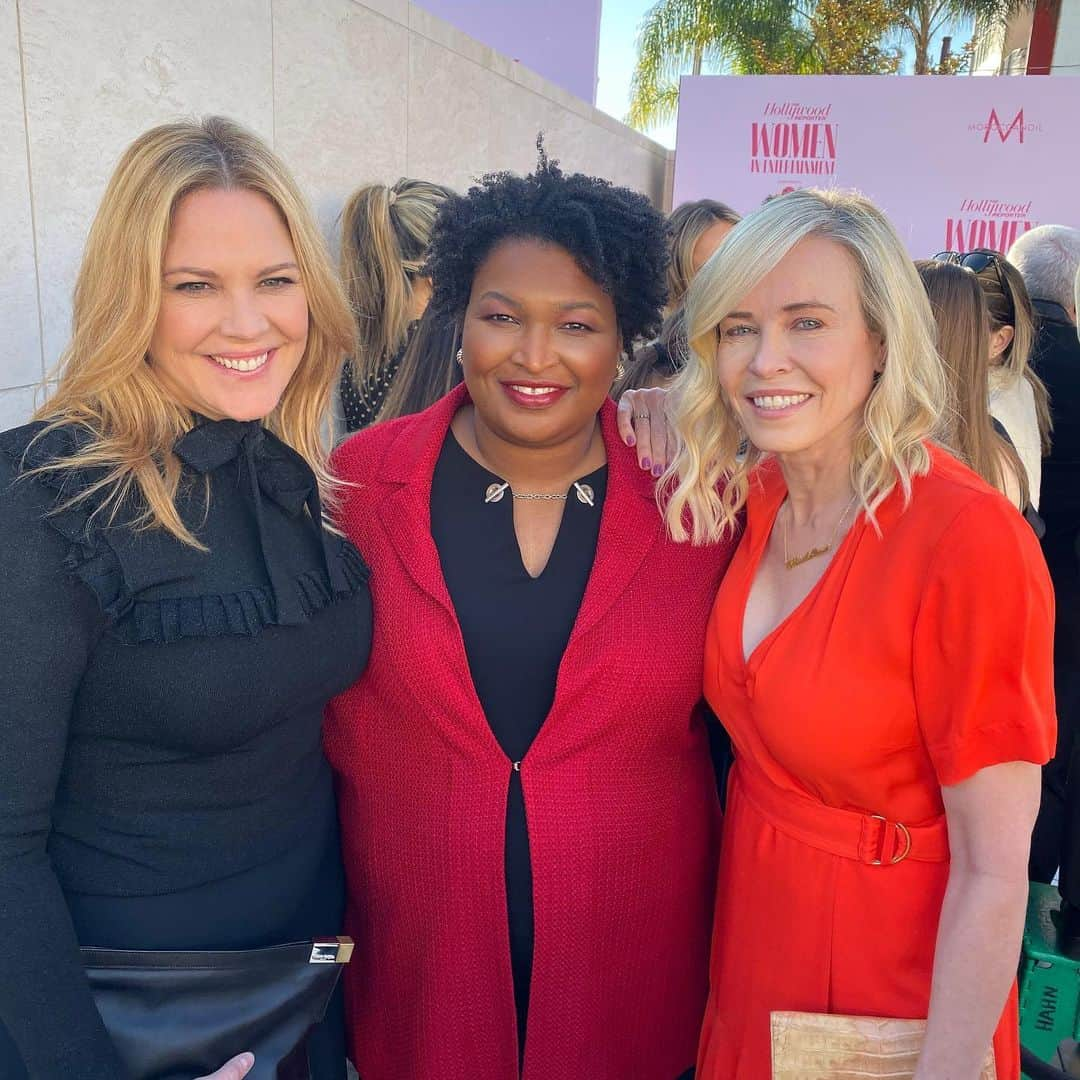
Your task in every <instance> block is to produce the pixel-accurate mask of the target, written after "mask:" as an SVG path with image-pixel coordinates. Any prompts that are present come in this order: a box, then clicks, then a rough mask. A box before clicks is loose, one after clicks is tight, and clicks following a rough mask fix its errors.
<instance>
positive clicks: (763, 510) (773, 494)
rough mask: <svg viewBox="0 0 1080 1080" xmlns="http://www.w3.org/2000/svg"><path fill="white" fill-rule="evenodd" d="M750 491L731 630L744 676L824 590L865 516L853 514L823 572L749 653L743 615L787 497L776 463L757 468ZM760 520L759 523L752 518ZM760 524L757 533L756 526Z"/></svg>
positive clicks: (760, 661)
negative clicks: (748, 533)
mask: <svg viewBox="0 0 1080 1080" xmlns="http://www.w3.org/2000/svg"><path fill="white" fill-rule="evenodd" d="M750 483H751V491H750V494H749V495H748V497H747V528H748V529H749V530H751V536H750V539H751V547H750V550H749V551H748V552H747V558H746V566H745V568H744V571H743V578H742V581H741V582H740V583H739V590H740V591H739V606H738V607H737V608H736V610H737V611H738V612H739V618H738V620H737V621H736V625H735V627H734V630H735V633H736V635H737V641H736V642H735V645H736V648H735V655H736V656H737V657H738V659H739V661H740V663H741V667H742V669H743V670H744V671H745V672H747V673H753V672H755V671H757V670H758V669H759V668H760V667H761V665H762V663H763V662H764V658H765V656H766V655H767V654H768V652H769V650H770V649H771V647H772V645H773V644H774V643H775V642H776V640H777V639H778V638H779V637H780V636H781V635H782V634H783V632H784V631H785V630H786V629H787V628H788V627H790V626H791V625H793V624H794V623H795V622H797V621H798V619H799V617H800V616H801V615H802V614H803V613H804V612H805V611H806V609H807V608H809V607H810V606H811V605H812V604H813V602H814V600H815V599H816V598H817V596H818V595H819V594H820V593H821V591H822V590H823V588H824V586H825V583H826V582H827V581H828V580H829V579H830V578H831V577H832V575H833V574H834V573H835V567H836V566H837V565H838V564H839V563H840V561H841V556H842V555H845V556H846V554H847V550H848V548H849V546H850V545H851V544H853V543H854V542H855V539H854V538H855V537H856V535H860V536H861V535H862V530H863V528H864V527H865V524H866V513H865V512H864V511H862V510H860V511H859V512H858V513H856V515H855V518H854V520H853V521H852V523H851V527H850V528H849V529H848V531H847V532H846V533H845V534H844V536H843V537H842V538H841V540H840V543H839V544H837V545H836V547H835V548H834V549H833V551H832V553H831V555H830V557H829V562H828V565H827V566H826V567H825V569H824V570H823V571H822V573H821V576H820V577H819V578H818V579H817V581H815V582H814V584H813V585H812V586H811V587H810V589H809V591H808V592H807V593H806V595H805V596H804V597H803V598H802V599H801V600H800V601H799V602H798V603H797V604H796V605H795V607H793V608H792V609H791V611H789V612H788V613H787V615H785V616H784V617H783V618H782V619H781V620H780V621H779V622H778V623H777V624H776V625H775V626H774V627H773V628H772V629H771V630H770V631H769V632H768V633H767V634H766V635H765V636H764V637H763V638H762V639H761V640H760V641H759V642H758V643H757V644H756V645H755V646H754V647H753V648H752V649H751V650H750V652H749V653H748V652H747V651H746V612H747V608H748V607H749V604H750V593H751V591H752V590H753V587H754V580H755V578H756V577H757V572H758V568H759V567H760V566H761V560H762V559H763V558H764V556H765V548H766V547H767V546H768V544H769V538H770V537H771V536H772V531H773V528H774V527H775V525H776V519H777V517H778V516H779V513H780V507H781V506H783V504H784V499H785V498H786V497H787V485H786V484H785V483H784V477H783V473H781V471H780V466H779V464H778V463H777V462H776V461H775V460H772V461H768V462H765V463H764V464H763V465H762V466H760V468H759V471H758V473H757V475H756V476H755V477H751V480H750ZM755 483H756V484H758V485H759V486H760V487H761V488H762V489H763V490H762V492H761V494H760V495H759V499H760V500H761V503H760V505H758V506H757V507H754V506H752V505H751V503H752V501H753V500H754V495H755V493H754V491H753V485H754V484H755ZM756 517H760V522H758V521H755V520H754V518H756ZM759 524H760V530H759V529H758V525H759Z"/></svg>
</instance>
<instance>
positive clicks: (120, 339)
mask: <svg viewBox="0 0 1080 1080" xmlns="http://www.w3.org/2000/svg"><path fill="white" fill-rule="evenodd" d="M205 189H224V190H247V191H252V192H255V193H256V194H259V195H261V196H263V197H264V198H265V199H267V200H269V202H271V203H272V204H273V205H274V207H275V208H276V209H277V211H278V213H279V214H280V215H281V218H282V220H283V221H284V223H285V225H286V227H287V228H288V230H289V235H290V237H291V239H292V244H293V247H294V249H295V251H296V261H297V265H298V266H299V271H300V280H301V282H302V283H303V286H304V291H305V293H306V295H307V302H308V308H309V313H310V324H309V329H308V338H307V347H306V348H305V350H304V355H303V357H302V358H301V360H300V364H299V366H298V367H297V370H296V373H295V374H294V375H293V377H292V379H291V380H290V382H289V385H288V387H287V388H286V389H285V392H284V394H283V395H282V397H281V401H280V402H279V403H278V405H277V407H276V408H275V409H274V411H273V412H272V413H271V414H270V415H269V416H267V417H266V418H265V419H264V421H263V422H264V424H265V425H266V426H267V427H268V428H269V429H270V430H271V431H273V432H274V433H275V434H276V435H278V436H279V437H280V438H281V439H282V440H283V441H284V442H286V443H288V444H289V445H290V446H291V447H293V448H294V449H295V450H296V451H297V452H298V453H300V454H301V455H302V456H303V457H304V459H305V460H306V461H307V463H308V464H309V465H310V466H311V469H312V471H313V472H314V473H315V477H316V479H317V481H318V484H319V488H320V493H321V495H322V496H323V498H324V502H325V504H326V505H327V506H331V507H332V506H333V503H334V485H333V481H332V479H331V477H330V474H329V472H328V471H327V465H326V461H327V453H328V448H327V447H326V445H325V444H324V437H323V417H324V415H325V414H326V411H327V408H328V406H329V402H330V396H331V393H332V388H333V386H334V383H335V380H336V378H337V375H338V371H339V369H340V366H341V362H342V360H343V358H344V356H345V354H346V352H347V351H348V350H349V348H350V347H351V345H352V341H353V323H352V317H351V315H350V313H349V308H348V304H347V303H346V301H345V297H344V295H343V294H342V291H341V286H340V285H339V283H338V281H337V278H336V276H335V274H334V270H333V264H332V263H331V261H330V259H329V256H328V254H327V251H326V248H325V245H324V243H323V239H322V236H321V235H320V233H319V229H318V226H317V225H316V223H315V220H314V218H313V217H312V215H311V212H310V211H309V210H308V208H307V206H306V204H305V202H304V199H303V196H302V195H301V194H300V190H299V188H298V187H297V185H296V182H295V181H294V180H293V178H292V176H291V175H290V174H289V172H288V170H287V169H286V168H285V166H284V165H283V164H282V163H281V161H280V160H279V159H278V158H277V156H276V155H275V154H274V153H273V152H272V151H271V150H270V149H269V147H267V146H266V144H265V143H263V142H262V140H261V139H259V138H258V137H257V136H255V135H253V134H252V133H251V132H249V131H247V130H246V129H244V128H243V127H241V126H240V125H239V124H236V123H234V122H233V121H231V120H227V119H224V118H223V117H218V116H211V117H207V118H206V119H204V120H201V121H195V120H193V121H181V122H177V123H171V124H163V125H161V126H160V127H155V128H152V129H151V130H150V131H148V132H146V133H145V134H144V135H141V136H139V138H138V139H136V140H135V141H134V142H133V143H132V144H131V146H129V147H128V149H127V150H126V151H125V152H124V154H123V156H122V157H121V158H120V162H119V164H118V165H117V167H116V170H115V172H114V173H113V175H112V178H111V179H110V180H109V183H108V186H107V187H106V189H105V194H104V196H103V197H102V200H101V205H100V206H99V208H98V212H97V215H96V217H95V218H94V222H93V225H92V227H91V229H90V234H89V236H88V238H87V241H86V248H85V250H84V253H83V260H82V266H81V268H80V270H79V275H78V279H77V281H76V284H75V298H74V311H73V316H72V334H71V340H70V342H69V344H68V346H67V348H66V349H65V350H64V353H63V355H62V358H61V360H60V364H59V368H58V379H59V381H58V384H57V388H56V392H55V393H54V394H53V395H52V396H51V397H50V398H49V399H48V400H47V401H46V402H45V404H44V405H42V406H41V408H40V409H38V411H37V413H36V414H35V419H38V420H45V421H48V425H47V427H46V428H45V429H43V431H42V433H41V434H42V435H43V434H45V433H46V432H47V431H50V430H52V429H54V428H58V427H62V426H64V425H69V424H71V425H77V426H79V427H81V428H82V429H83V430H84V433H85V435H86V440H85V442H84V443H83V444H82V445H81V447H80V449H79V450H78V451H77V452H76V453H74V454H73V455H72V456H70V457H65V458H62V459H59V460H57V461H53V462H50V463H47V464H45V465H43V466H41V467H39V468H38V469H35V470H32V472H42V471H59V470H65V469H71V470H81V469H88V468H89V469H93V470H95V472H99V473H100V476H99V478H98V479H97V480H96V481H95V482H94V483H92V484H91V485H90V486H89V487H87V488H86V489H85V490H83V491H80V492H79V493H78V494H76V495H75V496H74V497H73V498H72V499H71V500H69V501H68V502H67V503H65V504H64V505H65V506H71V505H72V504H74V503H77V502H79V501H81V500H83V499H87V498H90V497H91V496H94V497H95V498H94V501H95V502H97V503H98V506H97V508H96V510H95V513H97V512H101V511H105V512H106V513H107V515H108V517H109V518H112V517H114V516H115V514H116V513H117V511H118V510H119V508H120V506H121V505H122V504H123V503H124V502H125V500H127V499H128V497H129V496H130V495H132V494H135V493H137V494H138V495H139V496H140V497H141V499H140V506H139V507H138V511H137V513H136V515H135V519H134V524H135V526H136V527H151V526H160V527H162V528H164V529H166V530H167V531H168V532H170V533H172V535H173V536H175V537H176V538H177V539H179V540H180V541H182V542H183V543H185V544H189V545H191V546H193V547H197V548H201V547H202V545H201V544H199V542H198V541H197V540H196V539H195V537H194V536H193V535H192V533H191V532H190V531H189V529H188V528H187V526H186V525H185V524H184V522H183V521H182V519H181V517H180V514H179V513H178V511H177V508H176V493H177V487H178V484H179V481H180V471H181V466H180V462H179V460H178V459H177V458H176V456H175V454H173V452H172V448H173V445H174V443H175V442H176V440H177V439H178V438H179V437H180V436H181V435H182V434H183V433H184V432H185V431H188V430H189V429H190V428H191V427H192V426H193V424H194V417H193V415H192V413H191V411H190V410H189V409H187V408H185V407H184V406H183V405H181V404H179V403H178V402H176V401H174V400H173V399H172V398H170V397H169V396H168V394H167V393H166V392H165V390H164V389H163V387H162V385H161V383H160V382H159V381H158V379H157V377H156V375H155V374H154V371H153V369H152V366H151V364H150V363H149V362H148V360H149V348H150V341H151V337H152V335H153V332H154V326H155V323H156V321H157V317H158V311H159V309H160V307H161V293H162V266H163V259H164V253H165V248H166V245H167V243H168V239H169V229H170V225H171V222H172V216H173V212H174V210H175V208H176V206H177V204H178V203H179V202H180V200H181V199H182V198H183V197H184V196H185V195H188V194H190V193H191V192H194V191H199V190H205ZM40 437H41V436H40V435H39V438H40Z"/></svg>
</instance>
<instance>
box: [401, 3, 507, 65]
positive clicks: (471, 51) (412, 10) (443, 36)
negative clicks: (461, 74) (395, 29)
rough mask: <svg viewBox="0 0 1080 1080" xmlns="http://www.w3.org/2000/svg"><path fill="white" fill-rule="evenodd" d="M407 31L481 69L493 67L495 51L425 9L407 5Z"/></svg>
mask: <svg viewBox="0 0 1080 1080" xmlns="http://www.w3.org/2000/svg"><path fill="white" fill-rule="evenodd" d="M409 29H410V30H411V31H412V32H413V33H414V34H416V35H419V36H420V37H423V38H426V39H427V40H428V41H433V42H434V43H435V44H436V45H442V46H443V47H444V48H446V49H450V50H451V51H452V52H456V53H458V55H460V56H464V57H466V58H467V59H469V60H472V61H473V62H474V63H477V64H480V65H481V66H482V67H487V68H492V67H494V62H493V58H494V56H495V55H496V53H495V51H494V50H493V49H491V48H490V47H489V46H487V45H485V44H484V43H483V42H480V41H477V40H476V38H472V37H469V35H468V34H466V33H464V32H463V31H461V30H459V29H458V28H457V27H456V26H454V25H453V24H451V23H448V22H447V21H446V20H445V19H440V18H439V17H438V15H432V13H431V12H430V11H428V10H427V9H426V8H422V7H419V6H418V5H416V4H409Z"/></svg>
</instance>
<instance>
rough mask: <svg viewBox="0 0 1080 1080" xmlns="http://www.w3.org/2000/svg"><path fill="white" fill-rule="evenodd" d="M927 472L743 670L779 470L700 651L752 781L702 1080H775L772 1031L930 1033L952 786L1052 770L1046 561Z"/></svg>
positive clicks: (741, 766) (951, 467)
mask: <svg viewBox="0 0 1080 1080" xmlns="http://www.w3.org/2000/svg"><path fill="white" fill-rule="evenodd" d="M932 454H933V467H932V469H931V471H930V473H929V474H928V475H927V476H925V477H919V478H917V479H915V480H914V481H913V496H912V501H911V503H910V504H909V505H908V507H907V508H906V509H905V508H904V504H903V496H902V494H901V493H900V491H899V490H897V491H894V492H893V493H892V494H891V495H890V496H889V497H888V499H886V501H885V502H884V503H883V504H882V505H881V507H879V509H878V513H877V518H878V523H879V525H880V528H881V533H882V534H881V535H880V536H879V535H878V534H877V533H876V532H875V530H874V528H873V526H872V525H871V524H870V523H869V522H868V521H867V519H866V517H865V515H863V514H860V515H859V516H858V518H857V519H856V522H855V524H854V525H853V526H852V528H851V530H850V531H849V532H848V534H847V536H846V537H845V538H844V540H843V541H842V542H841V544H840V545H839V547H838V548H837V550H836V551H835V552H834V554H833V558H832V561H831V563H830V564H829V566H828V567H827V568H826V570H825V572H824V574H823V576H822V577H821V579H820V580H819V581H818V583H817V584H816V585H815V586H814V588H813V590H812V591H811V592H810V594H809V595H808V596H807V597H806V599H805V600H804V601H803V602H802V603H801V604H800V605H799V607H798V608H796V609H795V611H794V612H793V613H792V614H791V615H790V616H789V617H788V618H787V619H785V620H784V621H783V622H782V623H781V624H780V625H779V626H778V627H776V629H775V630H774V631H773V632H772V633H771V634H769V635H768V637H766V638H765V639H764V640H763V641H762V642H761V643H760V644H759V645H758V646H757V648H755V649H754V651H753V653H752V654H751V655H750V657H749V658H748V659H746V660H744V657H743V648H742V629H743V615H744V612H745V610H746V601H747V597H748V595H749V592H750V586H751V584H752V582H753V579H754V575H755V572H756V570H757V566H758V563H759V561H760V559H761V556H762V554H763V552H764V549H765V544H766V541H767V540H768V537H769V533H770V531H771V529H772V525H773V522H774V520H775V518H776V514H777V511H778V510H779V508H780V504H781V503H782V502H783V499H784V496H785V494H786V489H785V485H784V481H783V477H782V475H781V473H780V470H779V468H778V466H777V465H776V464H775V463H774V462H767V463H766V464H765V465H763V466H762V467H761V468H760V469H758V471H757V473H756V474H755V477H754V478H752V481H751V487H750V496H749V500H748V506H747V525H746V531H745V534H744V535H743V537H742V540H741V542H740V545H739V548H738V550H737V552H736V554H735V557H734V560H733V561H732V563H731V566H730V568H729V569H728V572H727V575H726V577H725V579H724V582H723V584H722V585H721V587H720V591H719V593H718V595H717V598H716V604H715V607H714V609H713V613H712V618H711V621H710V624H709V630H708V636H707V642H706V650H705V693H706V696H707V698H708V699H709V702H710V704H711V705H712V707H713V709H714V710H715V711H716V713H717V715H718V716H719V717H720V718H721V720H722V721H723V723H724V725H725V727H726V728H727V729H728V731H729V732H730V734H731V737H732V741H733V744H734V746H735V752H736V765H735V768H734V770H733V772H732V779H731V782H730V786H729V789H728V804H727V812H726V816H725V821H724V835H723V844H722V848H721V860H720V870H719V881H718V893H717V900H716V919H715V923H714V932H713V945H712V958H711V963H710V978H711V990H710V997H709V1003H708V1008H707V1010H706V1015H705V1023H704V1027H703V1030H702V1037H701V1045H700V1050H699V1057H698V1078H699V1080H767V1078H768V1077H769V1076H770V1073H771V1068H770V1034H769V1013H770V1011H772V1010H779V1009H792V1010H800V1011H806V1012H829V1013H855V1014H861V1015H866V1016H893V1017H907V1018H921V1017H925V1016H926V1015H927V1010H928V1005H929V999H930V979H931V970H932V966H933V959H934V946H935V937H936V933H937V925H938V917H939V914H940V911H941V902H942V897H943V894H944V890H945V885H946V880H947V877H948V872H949V864H948V843H947V833H946V832H945V825H944V810H943V805H942V800H941V787H942V785H950V784H956V783H959V782H960V781H962V780H965V779H967V778H969V777H970V776H972V775H973V774H974V773H975V772H977V771H978V770H979V769H981V768H983V767H985V766H988V765H994V764H997V763H1001V762H1007V761H1030V762H1035V763H1038V764H1041V763H1043V762H1045V761H1047V760H1048V759H1049V757H1050V755H1051V753H1052V751H1053V748H1054V739H1055V720H1054V703H1053V688H1052V673H1051V650H1052V627H1053V593H1052V590H1051V586H1050V582H1049V578H1048V576H1047V572H1046V566H1045V563H1044V562H1043V558H1042V554H1041V552H1040V550H1039V545H1038V543H1037V541H1036V540H1035V537H1034V534H1033V533H1032V531H1031V529H1030V528H1029V526H1028V525H1027V524H1026V522H1025V521H1024V520H1023V518H1022V517H1021V516H1020V515H1019V514H1018V513H1017V512H1016V510H1015V509H1014V508H1013V507H1012V506H1011V505H1010V504H1009V503H1008V502H1007V501H1006V500H1005V499H1004V498H1003V497H1002V496H1000V495H999V494H997V492H995V491H993V490H992V489H991V488H990V487H988V486H987V485H986V484H984V483H983V482H982V480H980V479H979V478H978V477H977V476H976V475H975V474H974V473H973V472H971V471H970V470H969V469H967V468H965V467H964V466H963V465H961V464H960V463H959V462H958V461H956V460H955V459H954V458H953V457H951V456H950V455H948V454H947V453H945V452H943V451H940V450H937V449H934V450H932ZM873 815H880V817H875V816H873ZM883 818H884V819H887V820H882V819H883ZM897 823H899V825H898V824H897ZM845 845H846V846H845ZM894 860H896V861H894ZM876 862H880V863H881V865H875V863H876ZM994 1049H995V1054H996V1057H997V1064H998V1076H999V1077H1000V1078H1001V1080H1018V1078H1019V1076H1020V1066H1019V1040H1018V1031H1017V1015H1016V992H1015V987H1014V989H1013V991H1012V993H1011V994H1010V996H1009V1000H1008V1002H1007V1004H1006V1007H1005V1011H1004V1013H1003V1015H1002V1018H1001V1021H1000V1023H999V1025H998V1029H997V1033H996V1035H995V1037H994Z"/></svg>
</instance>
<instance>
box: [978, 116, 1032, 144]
mask: <svg viewBox="0 0 1080 1080" xmlns="http://www.w3.org/2000/svg"><path fill="white" fill-rule="evenodd" d="M992 131H996V132H997V133H998V137H999V138H1000V139H1001V141H1002V142H1006V141H1007V140H1008V138H1009V136H1010V135H1011V134H1012V133H1013V132H1014V131H1018V132H1019V133H1020V141H1021V142H1023V141H1024V110H1023V109H1021V110H1020V111H1019V112H1018V113H1017V114H1016V115H1015V116H1014V117H1013V118H1012V123H1011V124H1010V125H1009V126H1008V127H1002V126H1001V120H1000V118H999V117H998V114H997V109H991V110H990V119H989V120H987V121H986V131H985V133H984V134H983V142H984V143H987V142H989V141H990V132H992Z"/></svg>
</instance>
